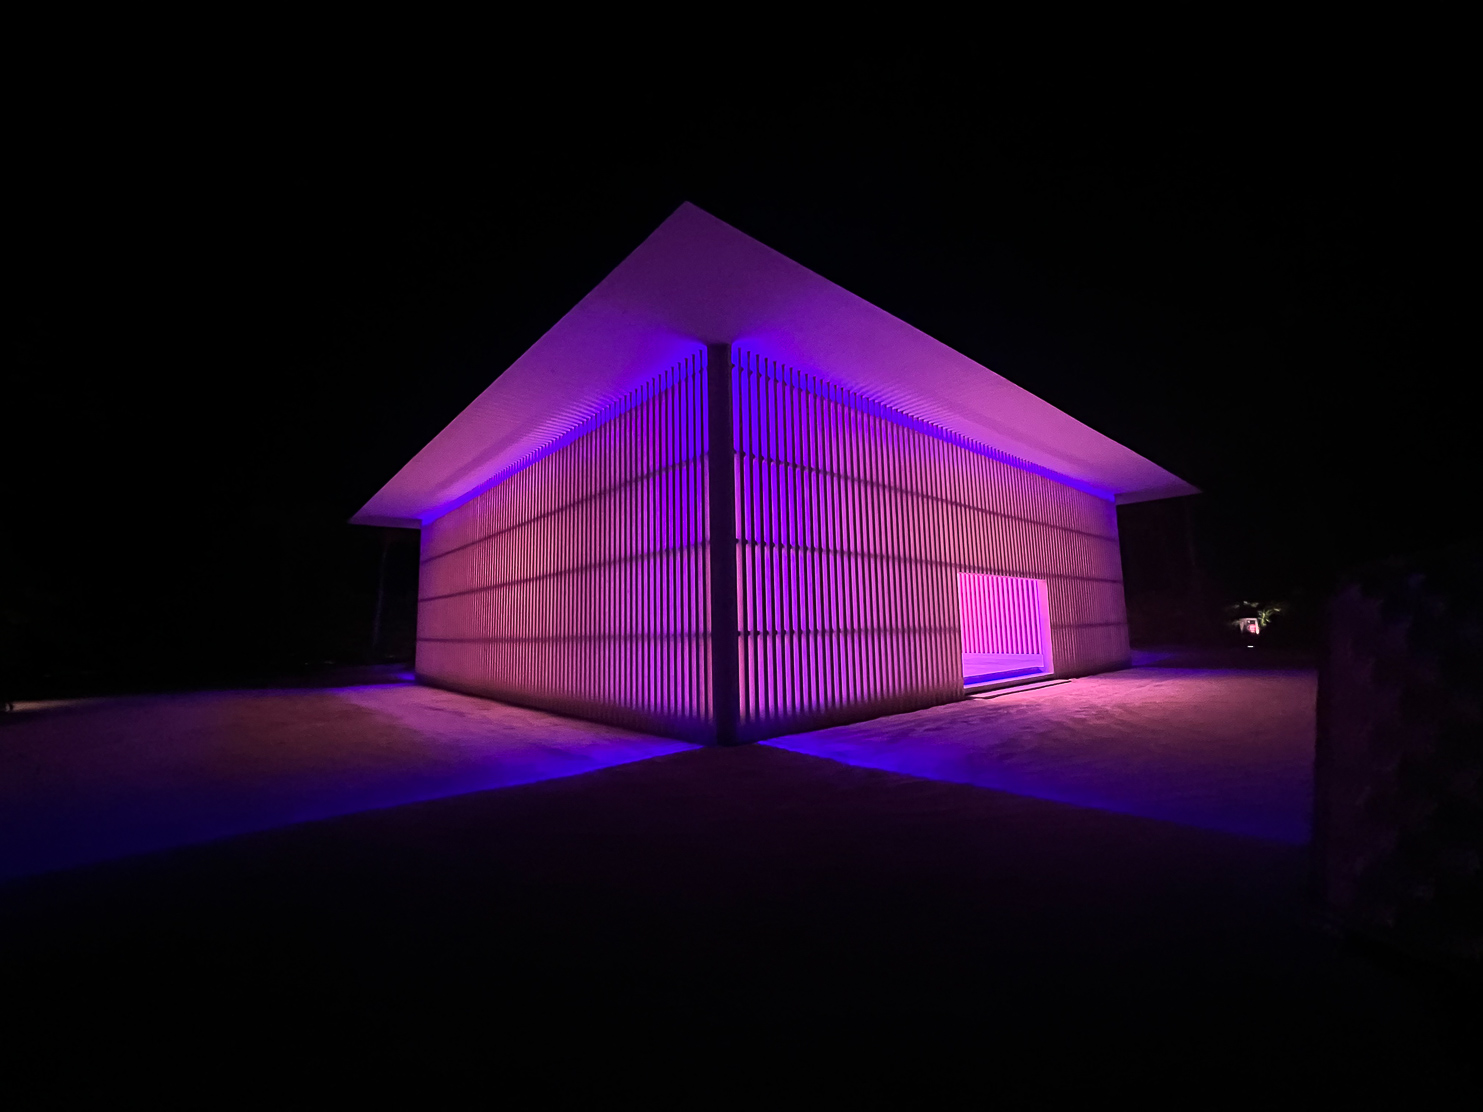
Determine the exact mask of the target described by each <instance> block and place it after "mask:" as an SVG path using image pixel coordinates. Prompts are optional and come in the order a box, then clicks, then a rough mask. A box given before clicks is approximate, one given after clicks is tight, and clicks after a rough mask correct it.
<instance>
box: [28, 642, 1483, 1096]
mask: <svg viewBox="0 0 1483 1112" xmlns="http://www.w3.org/2000/svg"><path fill="white" fill-rule="evenodd" d="M1186 673H1188V674H1186ZM1222 676H1223V677H1224V678H1222ZM1312 683H1313V681H1312V676H1311V674H1309V673H1301V672H1290V671H1283V670H1267V671H1262V670H1255V669H1244V670H1242V669H1231V670H1228V671H1227V670H1211V669H1208V668H1206V669H1203V670H1201V669H1178V668H1165V669H1162V670H1160V669H1158V668H1145V669H1135V670H1131V671H1129V672H1125V673H1120V674H1116V675H1113V676H1107V677H1095V678H1090V679H1086V680H1078V681H1075V682H1074V683H1071V684H1065V685H1061V686H1058V687H1051V688H1044V689H1041V690H1040V691H1039V692H1028V691H1027V692H1023V693H1020V694H1016V695H1014V696H1006V697H1003V698H999V699H995V700H990V701H986V702H981V703H971V704H969V703H965V704H959V705H956V706H953V707H947V708H939V709H937V710H934V711H928V712H922V713H919V714H917V715H910V716H901V717H899V718H896V719H883V720H878V721H877V722H876V723H871V724H865V725H862V726H857V727H846V728H841V729H840V730H835V731H826V732H822V733H820V734H816V735H810V736H809V738H803V739H800V738H790V739H779V742H778V743H776V744H772V745H754V746H745V747H740V748H737V749H702V748H694V747H690V746H685V745H680V744H678V743H674V742H667V741H664V740H663V739H655V738H648V737H645V736H643V735H639V734H632V733H628V732H625V731H621V730H611V729H607V728H602V727H593V726H590V725H585V724H582V723H574V722H571V721H570V720H564V719H557V718H552V717H550V716H545V715H538V714H535V713H534V712H529V711H523V710H518V709H516V708H506V707H500V706H499V705H497V704H490V703H483V702H480V701H478V700H466V699H465V698H464V697H461V696H455V695H451V694H448V693H445V692H437V691H432V690H430V689H425V688H419V687H416V686H412V685H386V686H382V687H362V688H355V689H340V690H332V691H310V692H303V691H300V692H253V693H216V694H204V695H187V696H170V697H160V698H154V699H131V700H121V701H110V702H106V703H105V702H98V703H87V704H80V705H72V706H65V707H53V708H36V709H34V710H29V711H26V712H24V713H23V714H22V715H19V716H17V717H16V718H15V719H13V720H12V721H10V722H9V723H8V724H7V725H6V726H5V727H4V728H3V729H0V790H3V792H4V793H5V795H4V796H3V798H0V807H3V810H0V824H3V825H0V836H3V838H4V839H5V845H6V846H7V849H6V852H7V854H8V857H7V858H6V861H7V863H8V866H9V867H10V869H11V870H12V872H13V873H15V874H21V873H31V874H33V875H30V876H26V877H19V878H18V879H13V880H11V881H10V882H9V883H8V884H6V885H4V886H3V887H0V947H3V948H4V952H5V953H6V954H7V955H8V958H7V964H6V966H5V968H4V970H3V973H0V997H3V999H5V1001H6V1005H7V1008H8V1009H9V1011H10V1014H11V1015H12V1016H14V1015H17V1014H21V1015H23V1016H24V1017H25V1021H26V1022H25V1029H26V1032H27V1037H28V1039H30V1040H31V1045H32V1046H33V1047H36V1046H40V1047H49V1048H53V1049H54V1048H56V1047H58V1046H65V1047H82V1048H87V1053H88V1054H91V1053H96V1052H97V1048H98V1047H100V1046H104V1045H106V1046H108V1047H110V1048H115V1049H116V1048H117V1047H119V1046H123V1047H127V1048H130V1054H131V1055H132V1057H131V1058H130V1061H131V1062H133V1063H134V1064H135V1065H137V1064H138V1063H139V1062H143V1061H154V1060H155V1058H153V1057H151V1055H158V1054H166V1056H167V1057H168V1058H169V1060H170V1061H173V1062H180V1061H198V1060H199V1061H218V1060H225V1061H228V1062H235V1063H236V1064H235V1065H234V1066H233V1067H232V1068H233V1069H234V1070H236V1071H237V1072H234V1073H231V1074H230V1076H231V1077H234V1078H238V1077H240V1078H244V1080H242V1084H244V1085H245V1084H246V1083H247V1082H246V1080H245V1078H246V1077H247V1076H248V1075H249V1074H252V1072H253V1070H256V1071H258V1072H262V1071H264V1070H267V1071H268V1072H269V1073H275V1071H276V1069H277V1068H278V1066H281V1065H282V1064H283V1063H298V1064H299V1065H301V1066H304V1067H305V1068H310V1067H311V1066H312V1068H313V1069H316V1070H322V1069H323V1068H325V1064H326V1063H327V1062H330V1061H343V1062H347V1063H349V1062H354V1063H355V1065H354V1068H353V1069H352V1070H351V1071H350V1073H351V1074H353V1078H352V1077H348V1076H347V1078H346V1079H345V1081H344V1083H345V1085H347V1086H350V1087H352V1088H354V1087H358V1086H360V1085H362V1084H364V1083H368V1082H370V1081H374V1079H375V1077H377V1076H379V1074H377V1072H376V1071H377V1070H378V1069H388V1068H390V1064H391V1063H392V1062H396V1063H400V1064H401V1065H403V1066H405V1065H406V1064H407V1063H408V1062H414V1061H415V1062H416V1063H419V1066H418V1068H420V1069H425V1070H427V1071H429V1072H428V1076H433V1075H442V1074H446V1073H447V1072H449V1071H450V1070H456V1069H465V1068H477V1070H479V1071H480V1072H481V1075H482V1076H485V1077H486V1078H488V1079H489V1081H490V1083H491V1084H496V1083H505V1082H507V1081H508V1079H510V1078H513V1077H515V1076H517V1075H518V1076H523V1077H527V1078H528V1077H529V1076H530V1075H532V1074H533V1073H534V1074H538V1075H540V1076H542V1077H545V1078H548V1079H556V1078H567V1077H570V1076H572V1075H574V1074H580V1073H582V1072H583V1070H584V1069H596V1068H597V1066H596V1065H595V1063H598V1062H611V1060H612V1058H613V1055H614V1054H616V1055H617V1056H618V1057H619V1058H621V1059H622V1060H623V1061H625V1062H627V1063H628V1065H629V1066H630V1067H631V1068H638V1069H640V1070H648V1071H649V1072H650V1073H652V1074H654V1075H655V1076H657V1075H658V1074H669V1073H674V1072H675V1071H676V1070H678V1068H679V1066H678V1065H677V1063H680V1062H694V1061H700V1060H705V1061H710V1062H717V1061H723V1062H724V1063H725V1065H724V1066H717V1067H716V1068H717V1069H719V1070H720V1072H718V1073H715V1074H714V1075H712V1077H711V1080H710V1081H708V1082H706V1084H707V1085H708V1086H709V1088H708V1089H706V1090H705V1091H704V1092H705V1093H706V1094H709V1096H710V1097H716V1096H718V1095H719V1094H721V1093H722V1092H723V1091H728V1090H729V1089H730V1088H732V1087H735V1086H740V1085H742V1084H743V1082H744V1081H746V1080H747V1079H748V1078H752V1079H755V1078H757V1077H760V1076H764V1075H766V1076H771V1074H770V1072H769V1071H771V1070H774V1069H780V1068H781V1067H779V1066H778V1065H777V1064H778V1063H782V1062H791V1063H792V1066H791V1067H790V1068H791V1069H792V1071H793V1072H792V1073H790V1074H788V1076H802V1074H800V1073H798V1072H797V1071H798V1070H800V1069H806V1070H811V1071H812V1072H813V1073H814V1074H815V1075H822V1076H826V1077H832V1078H833V1080H832V1081H829V1082H828V1084H830V1085H831V1086H832V1087H833V1088H832V1090H831V1091H834V1092H843V1091H844V1090H845V1089H848V1088H855V1087H862V1088H864V1089H866V1090H867V1091H869V1090H870V1089H871V1088H872V1086H874V1085H875V1084H876V1083H877V1081H879V1082H880V1083H881V1084H884V1081H885V1078H886V1076H887V1075H890V1076H892V1077H893V1078H894V1079H895V1081H897V1082H901V1081H902V1079H903V1077H904V1078H905V1083H907V1084H910V1085H915V1086H916V1087H917V1088H918V1090H921V1089H922V1088H923V1087H924V1086H928V1085H930V1084H935V1083H937V1082H939V1081H941V1082H943V1083H948V1082H949V1081H950V1082H951V1083H952V1084H953V1085H955V1086H961V1085H962V1084H965V1083H969V1082H972V1083H973V1084H978V1085H981V1086H984V1087H985V1088H984V1089H983V1093H982V1094H981V1095H984V1096H985V1099H987V1095H990V1094H992V1093H1000V1094H1003V1093H1007V1092H1009V1091H1010V1088H1011V1087H1014V1086H1019V1087H1023V1086H1025V1085H1029V1086H1031V1087H1032V1088H1033V1087H1034V1086H1036V1085H1039V1086H1040V1087H1041V1088H1042V1089H1043V1090H1044V1091H1046V1092H1049V1091H1050V1090H1052V1089H1055V1088H1058V1087H1062V1086H1072V1087H1087V1088H1092V1089H1099V1088H1102V1089H1105V1087H1106V1086H1107V1085H1109V1084H1111V1083H1112V1082H1113V1081H1117V1080H1124V1081H1128V1080H1131V1081H1132V1082H1133V1083H1135V1084H1139V1085H1143V1086H1150V1085H1152V1086H1162V1087H1167V1088H1169V1089H1170V1095H1171V1099H1179V1100H1182V1101H1183V1102H1184V1105H1185V1106H1187V1105H1188V1102H1189V1101H1190V1100H1195V1101H1196V1102H1197V1103H1205V1102H1207V1101H1209V1100H1214V1099H1218V1098H1219V1097H1220V1096H1221V1095H1223V1094H1226V1093H1228V1092H1230V1091H1232V1090H1233V1089H1234V1088H1237V1087H1240V1088H1245V1087H1249V1086H1252V1085H1256V1086H1258V1087H1260V1086H1262V1085H1267V1086H1274V1087H1275V1086H1283V1087H1284V1088H1282V1089H1280V1090H1279V1089H1277V1088H1273V1089H1271V1091H1272V1092H1273V1093H1277V1092H1291V1091H1292V1089H1291V1086H1292V1085H1293V1084H1294V1083H1295V1079H1296V1081H1297V1082H1301V1083H1302V1084H1303V1085H1305V1086H1312V1087H1316V1088H1318V1089H1321V1090H1322V1091H1324V1092H1328V1093H1333V1092H1335V1091H1337V1090H1338V1089H1343V1088H1347V1087H1351V1086H1353V1087H1358V1088H1359V1089H1361V1090H1364V1089H1366V1088H1367V1087H1370V1086H1376V1085H1380V1084H1393V1083H1397V1082H1403V1083H1405V1084H1407V1085H1408V1087H1409V1090H1410V1092H1411V1093H1412V1095H1419V1094H1424V1093H1428V1092H1430V1093H1437V1092H1441V1091H1443V1090H1445V1089H1446V1088H1447V1087H1448V1086H1452V1085H1455V1084H1457V1083H1459V1081H1460V1079H1462V1077H1463V1074H1462V1070H1463V1069H1464V1063H1465V1059H1466V1055H1465V1053H1464V1052H1463V1051H1462V1049H1461V1044H1460V1043H1459V1039H1466V1038H1468V1037H1470V1036H1467V1035H1465V1034H1460V1033H1459V1032H1460V1030H1461V1029H1460V1028H1459V1026H1458V1022H1457V1017H1458V1015H1459V1014H1461V1013H1460V1011H1459V1005H1458V1004H1457V1003H1456V1001H1455V999H1454V997H1453V996H1452V995H1451V994H1450V990H1446V989H1444V988H1438V986H1436V985H1435V984H1433V983H1431V982H1430V981H1428V980H1427V979H1426V978H1425V977H1423V976H1418V975H1416V974H1415V972H1414V971H1408V970H1406V969H1404V968H1400V969H1398V968H1393V967H1391V966H1388V965H1386V964H1385V963H1383V962H1377V961H1375V960H1373V959H1372V957H1371V956H1369V955H1367V954H1365V953H1363V952H1359V951H1356V950H1354V949H1353V948H1352V947H1351V946H1349V945H1347V944H1344V943H1342V942H1341V941H1340V940H1338V939H1336V938H1334V937H1332V936H1330V935H1328V934H1325V933H1324V932H1323V931H1322V930H1320V929H1318V927H1317V926H1316V925H1315V924H1314V922H1313V918H1312V914H1311V909H1310V908H1309V906H1308V904H1307V897H1306V892H1307V888H1306V885H1307V870H1308V863H1307V849H1306V847H1305V846H1304V845H1302V844H1300V843H1301V830H1302V828H1303V827H1302V824H1303V823H1305V822H1306V818H1305V815H1306V810H1305V805H1304V803H1303V802H1302V799H1303V792H1304V791H1305V790H1306V787H1305V785H1306V783H1307V781H1306V779H1305V778H1306V776H1307V771H1306V767H1307V765H1306V761H1307V760H1308V759H1311V713H1312V704H1311V692H1312ZM1222 685H1223V686H1222ZM1202 706H1203V707H1205V708H1206V710H1205V711H1204V712H1202V711H1201V710H1200V708H1201V707H1202ZM1032 708H1038V709H1032ZM27 715H29V718H28V717H27ZM1202 715H1203V716H1202ZM1284 716H1285V718H1284ZM1282 721H1286V722H1287V726H1286V727H1283V726H1281V722H1282ZM1053 722H1060V723H1061V724H1062V725H1061V726H1060V727H1057V728H1052V726H1051V725H1048V723H1053ZM1139 722H1141V723H1143V724H1144V726H1145V727H1147V728H1139V727H1138V726H1137V723H1139ZM1170 722H1173V723H1176V724H1178V726H1179V729H1180V730H1183V731H1184V734H1183V736H1185V737H1186V738H1187V739H1188V741H1187V744H1186V746H1185V747H1183V748H1181V747H1180V746H1179V745H1178V737H1176V736H1175V735H1174V734H1172V733H1171V732H1170V730H1169V729H1167V728H1163V727H1160V728H1155V727H1158V726H1159V723H1163V724H1164V727H1168V726H1169V723H1170ZM1284 729H1286V730H1287V733H1285V734H1284V733H1283V730H1284ZM1243 736H1245V737H1249V738H1251V739H1253V740H1251V741H1250V743H1249V747H1248V748H1246V749H1242V748H1241V745H1242V738H1243ZM1305 737H1306V740H1305ZM913 739H915V740H913ZM1305 745H1306V746H1307V749H1306V750H1305V749H1304V746H1305ZM1118 746H1121V747H1122V748H1121V749H1119V748H1118ZM1037 747H1038V748H1037ZM1057 747H1059V748H1057ZM1305 752H1306V754H1307V755H1308V756H1307V757H1305V756H1304V754H1305ZM1130 770H1131V771H1130ZM1264 778H1265V779H1264ZM1264 783H1265V784H1266V785H1267V786H1268V788H1270V791H1268V792H1264V791H1263V790H1262V785H1263V784H1264ZM17 784H20V785H21V786H20V787H17ZM1007 788H1013V789H1015V790H1012V791H1011V790H1006V789H1007ZM399 796H400V798H399ZM1093 803H1096V804H1098V805H1097V806H1090V805H1087V804H1093ZM1171 820H1177V821H1171ZM1248 826H1249V830H1248V833H1246V834H1241V833H1232V832H1231V831H1232V830H1242V829H1247V827H1248ZM69 832H70V833H69ZM1253 832H1254V833H1265V834H1267V835H1268V836H1263V837H1253V836H1250V833H1253ZM228 835H231V836H228ZM53 844H56V845H59V846H61V849H58V850H48V848H47V847H48V846H49V845H53ZM110 847H112V849H110ZM165 847H174V848H168V849H166V848H165ZM150 849H154V850H157V852H149V853H146V852H142V851H145V850H150ZM49 853H50V856H48V854H49ZM106 858H115V859H113V860H105V859H106ZM85 861H93V862H94V863H92V864H87V865H83V866H82V867H73V868H65V869H64V868H61V866H64V865H74V866H76V865H81V864H82V863H83V862H85ZM247 1048H250V1052H251V1057H252V1060H253V1062H254V1063H256V1065H254V1066H253V1070H249V1071H247V1074H243V1073H242V1072H241V1069H242V1067H241V1063H240V1056H241V1055H242V1054H244V1053H246V1052H247ZM718 1055H719V1057H718ZM84 1057H86V1055H84ZM267 1063H276V1064H277V1065H275V1066H273V1067H272V1068H269V1066H268V1065H267ZM739 1064H740V1066H741V1067H744V1068H741V1069H740V1072H738V1066H739ZM85 1066H86V1063H85V1062H84V1063H82V1065H80V1066H79V1067H78V1068H79V1069H80V1070H81V1072H80V1073H76V1074H75V1076H77V1077H84V1078H90V1077H92V1076H93V1075H92V1074H90V1073H89V1072H88V1070H87V1068H85ZM602 1068H603V1069H608V1068H611V1067H610V1066H609V1065H604V1066H603V1067H602ZM368 1070H369V1071H370V1072H367V1071H368ZM275 1075H276V1073H275ZM778 1076H783V1074H781V1073H779V1074H778ZM234 1083H235V1082H234ZM553 1083H554V1080H553ZM1190 1086H1194V1088H1193V1089H1192V1088H1190ZM1144 1091H1145V1092H1150V1091H1152V1090H1148V1089H1145V1090H1144ZM1181 1094H1182V1095H1181ZM207 1103H212V1102H207ZM215 1103H221V1102H220V1101H218V1102H215ZM311 1103H312V1102H311ZM698 1103H702V1104H706V1103H711V1101H710V1100H698ZM275 1106H283V1107H288V1106H293V1104H292V1102H284V1101H281V1100H280V1101H279V1102H277V1103H276V1104H275Z"/></svg>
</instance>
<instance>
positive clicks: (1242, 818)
mask: <svg viewBox="0 0 1483 1112" xmlns="http://www.w3.org/2000/svg"><path fill="white" fill-rule="evenodd" d="M1314 693H1315V679H1314V677H1313V674H1312V673H1311V672H1297V671H1293V672H1284V671H1270V672H1261V671H1246V670H1242V671H1221V670H1213V669H1212V670H1201V669H1189V668H1185V669H1173V668H1133V669H1127V670H1124V671H1120V672H1108V673H1104V674H1102V675H1097V676H1085V677H1082V678H1080V679H1077V680H1074V681H1072V682H1070V683H1062V684H1054V685H1050V686H1047V687H1041V688H1033V689H1027V690H1015V689H1011V690H1010V691H1009V692H1006V693H1004V694H1002V695H1001V696H999V697H997V698H994V699H992V700H980V699H966V700H963V701H961V702H958V703H953V704H947V705H943V706H938V707H933V708H930V709H928V710H922V711H917V712H915V713H912V714H907V715H897V716H892V717H886V718H879V719H875V720H872V721H868V722H858V723H854V724H851V725H844V726H837V727H833V728H830V729H824V730H818V731H814V732H810V733H800V734H791V735H788V736H786V737H778V738H772V739H770V740H768V741H765V742H763V744H765V745H775V746H778V747H779V748H783V749H789V750H791V751H793V752H795V753H804V754H808V755H810V756H815V757H824V758H828V759H830V760H836V761H840V762H842V763H844V764H851V765H858V766H860V767H863V768H877V769H883V770H886V771H889V772H901V773H907V774H909V775H912V776H920V777H923V778H924V779H930V780H945V781H950V782H954V783H963V784H975V785H977V786H979V787H983V788H990V789H994V790H996V791H1003V792H1009V793H1012V794H1014V795H1025V796H1032V797H1034V798H1037V799H1045V800H1050V801H1052V802H1056V803H1069V804H1074V805H1076V806H1080V807H1091V808H1095V809H1098V810H1103V811H1113V812H1116V813H1119V814H1127V815H1138V816H1141V817H1144V818H1151V819H1159V820H1162V821H1166V822H1175V823H1180V824H1182V825H1186V826H1196V827H1201V828H1203V829H1207V830H1216V831H1221V832H1225V833H1230V834H1240V835H1245V836H1250V837H1259V838H1266V839H1270V840H1273V841H1279V842H1286V843H1289V844H1294V845H1298V844H1302V843H1305V842H1306V841H1307V840H1308V838H1309V831H1310V826H1311V810H1312V798H1313V781H1312V775H1313V736H1314V734H1313V730H1314V722H1313V707H1314Z"/></svg>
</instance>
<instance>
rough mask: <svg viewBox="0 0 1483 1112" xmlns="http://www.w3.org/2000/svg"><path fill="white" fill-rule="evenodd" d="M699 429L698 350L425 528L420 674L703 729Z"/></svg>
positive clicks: (695, 731)
mask: <svg viewBox="0 0 1483 1112" xmlns="http://www.w3.org/2000/svg"><path fill="white" fill-rule="evenodd" d="M705 432H706V406H705V392H704V372H703V368H702V359H701V356H700V354H699V353H697V355H696V356H694V357H692V358H690V359H687V360H685V361H684V362H683V363H682V364H681V365H679V366H677V367H675V368H673V369H672V370H671V371H669V372H668V373H666V374H665V375H663V376H661V377H660V378H658V379H656V380H655V381H653V382H651V383H649V384H647V385H645V386H644V387H642V388H641V389H639V390H637V391H635V392H634V393H632V394H630V395H629V396H627V397H625V398H624V399H622V400H621V401H619V402H618V403H616V404H615V405H612V406H610V407H608V408H607V409H605V410H604V411H603V412H601V413H599V414H598V415H596V416H595V417H594V418H592V419H591V420H590V421H588V422H587V423H586V424H585V425H584V426H582V427H581V428H579V429H578V430H576V434H575V435H568V436H567V437H564V438H563V442H564V443H562V444H561V446H560V447H558V448H557V449H556V450H554V451H548V452H546V453H543V454H540V455H538V456H537V457H536V458H535V459H534V461H533V462H530V463H529V464H528V465H526V466H523V467H521V468H519V469H517V470H515V472H514V473H513V474H512V475H510V476H508V477H507V478H505V479H504V480H503V481H502V482H499V483H497V485H495V486H493V487H492V488H491V489H489V490H486V491H484V492H483V493H481V494H479V495H477V496H476V497H474V498H472V499H471V500H469V501H467V502H465V503H464V504H463V505H461V506H458V507H457V508H456V509H454V510H452V511H450V512H449V513H447V514H445V515H443V516H442V517H440V518H438V519H437V520H435V521H433V522H431V523H429V524H428V525H426V526H425V527H424V529H423V533H422V570H421V585H420V590H419V604H418V624H417V628H418V641H417V672H418V674H419V675H420V676H422V677H423V678H425V679H427V680H429V681H431V682H433V683H436V684H439V685H442V686H447V687H452V688H456V689H459V690H462V691H469V692H473V693H476V694H481V695H488V696H493V697H495V698H498V699H503V700H507V701H510V702H516V703H522V704H526V705H531V706H538V707H543V708H547V709H550V710H556V711H561V712H564V713H569V714H576V715H581V716H584V717H590V718H597V719H600V720H604V721H610V722H617V723H620V724H625V725H631V726H635V727H639V728H643V729H650V730H656V731H660V732H663V733H668V734H677V735H679V736H696V737H703V736H705V735H706V733H707V730H708V723H709V722H710V719H711V685H710V653H709V646H710V625H709V620H708V614H709V591H708V587H707V578H708V575H707V559H708V554H709V548H708V540H707V528H706V505H707V499H706V481H707V470H706V460H707V453H706V451H705V447H706V439H705Z"/></svg>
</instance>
